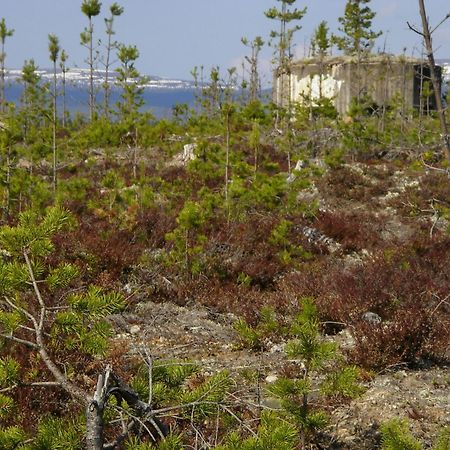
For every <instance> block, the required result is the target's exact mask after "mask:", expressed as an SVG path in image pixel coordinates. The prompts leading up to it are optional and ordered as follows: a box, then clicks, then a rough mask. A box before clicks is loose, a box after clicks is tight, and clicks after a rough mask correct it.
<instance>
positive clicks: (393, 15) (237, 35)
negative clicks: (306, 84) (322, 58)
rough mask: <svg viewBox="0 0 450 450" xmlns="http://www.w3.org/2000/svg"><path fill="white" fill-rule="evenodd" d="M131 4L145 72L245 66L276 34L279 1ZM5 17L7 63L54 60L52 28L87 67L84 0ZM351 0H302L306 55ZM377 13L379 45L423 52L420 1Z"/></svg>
mask: <svg viewBox="0 0 450 450" xmlns="http://www.w3.org/2000/svg"><path fill="white" fill-rule="evenodd" d="M117 1H118V3H119V4H121V5H123V6H124V8H125V13H124V15H123V16H121V17H119V18H118V19H117V28H116V29H117V34H116V39H117V40H118V41H120V42H124V43H127V44H135V45H137V47H138V48H139V50H140V53H141V58H140V59H139V61H138V63H137V67H138V69H139V70H140V71H141V72H142V73H145V74H154V75H159V76H164V77H173V78H184V79H189V78H190V71H191V70H192V68H193V67H194V66H201V65H203V66H204V67H205V68H206V69H209V68H210V67H211V66H214V65H218V66H219V67H220V68H221V69H223V70H225V69H226V68H229V67H232V66H237V65H239V64H240V63H239V61H241V60H242V57H243V56H244V55H245V54H246V49H245V48H244V47H243V45H242V44H241V42H240V39H241V37H242V36H247V37H248V38H249V39H252V38H254V37H255V36H258V35H259V36H261V37H263V39H264V40H266V41H267V40H268V35H269V32H270V30H271V28H272V27H274V24H273V23H272V21H270V20H268V19H266V18H265V16H264V11H265V10H267V9H268V8H269V7H271V6H274V5H279V2H278V1H276V0H122V1H120V0H117ZM2 3H3V4H2V7H1V9H0V17H4V18H5V19H6V22H7V25H8V26H9V27H10V28H14V29H15V33H14V36H13V37H12V38H9V39H8V41H7V48H6V53H7V66H8V67H11V68H12V67H14V68H17V67H21V66H22V64H23V61H24V60H25V59H30V58H34V59H35V61H36V63H37V64H38V65H39V67H42V68H44V67H49V66H50V63H49V59H48V51H47V35H48V33H54V34H56V35H57V36H58V37H59V38H60V41H61V44H62V46H63V47H64V48H65V49H66V52H67V53H68V54H69V64H70V65H72V66H78V67H84V66H85V63H84V59H85V57H86V51H85V49H83V48H82V47H81V46H80V45H79V34H80V31H82V29H83V27H84V26H85V25H86V22H87V19H86V18H85V17H84V16H83V15H82V13H81V11H80V5H81V0H14V1H5V0H4V1H3V2H2ZM102 3H103V7H102V14H101V16H98V17H97V18H96V20H95V34H96V38H102V37H104V34H103V31H104V23H103V17H105V16H106V15H107V12H108V7H109V5H110V4H111V3H112V1H110V0H103V1H102ZM345 3H346V0H306V1H302V0H298V1H297V7H298V8H302V7H304V6H307V8H308V12H307V14H306V15H305V17H304V19H303V20H302V21H301V25H302V29H301V30H300V31H299V32H297V33H296V35H295V43H296V53H297V54H298V55H299V56H303V54H304V53H305V48H306V49H307V47H308V42H309V40H310V38H311V34H312V32H313V30H314V28H315V27H316V26H317V25H318V23H319V22H320V21H321V20H326V21H327V22H328V23H329V26H330V28H331V29H332V30H336V29H337V26H338V21H337V17H339V16H340V15H342V14H343V11H344V7H345ZM426 3H427V8H428V15H429V16H430V22H431V23H432V24H437V23H438V22H439V21H440V20H441V19H442V18H443V17H445V15H446V14H447V13H449V12H450V3H449V0H427V1H426ZM370 6H371V8H372V9H373V10H374V11H376V12H377V16H376V18H375V20H374V24H373V28H374V29H375V30H382V31H383V32H384V34H383V36H382V37H381V38H380V39H379V41H378V44H377V47H378V48H383V47H384V46H385V47H386V49H387V51H390V52H392V53H401V52H402V50H403V48H404V47H406V48H407V54H409V55H411V54H414V56H420V52H421V51H422V50H421V48H422V47H421V40H420V37H419V36H418V35H416V34H414V33H412V32H411V31H409V30H408V27H407V25H406V21H409V22H411V23H413V24H420V17H419V13H418V2H417V1H416V0H372V2H371V4H370ZM434 45H435V47H436V49H437V52H436V53H437V54H436V56H437V57H438V58H450V19H449V20H447V21H446V22H445V23H444V24H443V25H442V26H441V27H440V28H439V29H438V30H437V31H436V32H435V34H434ZM270 59H271V49H270V48H268V47H267V48H265V49H264V51H263V53H262V60H263V67H264V71H265V73H266V74H267V75H266V78H269V75H268V74H269V72H270V63H269V62H270Z"/></svg>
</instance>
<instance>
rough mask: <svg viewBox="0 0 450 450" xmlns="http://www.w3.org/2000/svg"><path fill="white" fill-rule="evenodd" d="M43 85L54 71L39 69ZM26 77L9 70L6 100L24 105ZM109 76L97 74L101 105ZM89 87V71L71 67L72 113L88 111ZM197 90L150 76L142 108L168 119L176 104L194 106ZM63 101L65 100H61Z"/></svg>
mask: <svg viewBox="0 0 450 450" xmlns="http://www.w3.org/2000/svg"><path fill="white" fill-rule="evenodd" d="M37 73H38V75H39V76H40V77H41V80H42V81H43V82H52V80H53V71H52V70H50V69H39V70H38V71H37ZM21 75H22V70H21V69H9V70H8V72H7V75H6V83H7V89H6V97H7V100H8V101H12V102H16V103H18V102H20V96H21V93H22V90H23V86H22V85H21V83H20V77H21ZM57 77H58V84H59V85H61V80H62V73H61V71H58V72H57ZM115 77H116V74H115V73H114V72H112V73H111V74H110V75H109V80H110V81H109V82H110V85H111V88H112V89H111V104H112V105H113V104H114V103H116V102H117V101H118V100H119V97H120V89H119V88H118V87H117V86H116V85H115ZM104 80H105V73H104V72H102V71H95V72H94V85H95V87H96V91H97V101H98V103H99V104H101V102H102V98H103V83H104ZM88 86H89V70H88V69H79V68H71V69H70V70H69V71H68V72H66V104H67V109H68V111H70V112H71V113H75V112H81V113H87V111H88ZM195 94H196V88H195V85H194V82H193V81H186V80H177V79H169V78H162V77H157V76H150V77H149V81H148V82H147V83H146V84H145V89H144V94H143V97H144V101H145V105H144V106H143V107H142V110H144V111H151V112H152V113H153V114H154V115H155V116H156V117H158V118H161V117H168V116H170V114H171V111H172V108H173V106H174V105H176V104H179V103H187V104H188V105H191V106H192V105H193V104H194V101H195ZM60 101H62V100H61V99H60Z"/></svg>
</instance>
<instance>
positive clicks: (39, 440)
mask: <svg viewBox="0 0 450 450" xmlns="http://www.w3.org/2000/svg"><path fill="white" fill-rule="evenodd" d="M83 432H84V425H83V424H82V422H81V421H80V420H66V419H62V418H60V417H53V416H49V417H46V418H44V419H42V420H41V421H40V422H39V426H38V430H37V435H36V440H35V441H34V442H33V446H32V449H33V450H82V449H83V448H84V444H83Z"/></svg>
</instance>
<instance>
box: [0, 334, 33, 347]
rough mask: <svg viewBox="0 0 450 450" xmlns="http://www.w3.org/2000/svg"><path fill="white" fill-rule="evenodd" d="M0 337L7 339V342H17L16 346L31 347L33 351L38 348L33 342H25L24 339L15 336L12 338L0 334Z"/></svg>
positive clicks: (9, 335)
mask: <svg viewBox="0 0 450 450" xmlns="http://www.w3.org/2000/svg"><path fill="white" fill-rule="evenodd" d="M0 337H2V338H5V339H8V340H10V341H13V342H17V343H18V344H22V345H26V346H27V347H31V348H34V349H38V348H39V347H38V346H37V345H36V344H35V343H34V342H31V341H27V340H25V339H20V338H18V337H16V336H13V335H11V334H0Z"/></svg>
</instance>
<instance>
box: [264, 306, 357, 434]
mask: <svg viewBox="0 0 450 450" xmlns="http://www.w3.org/2000/svg"><path fill="white" fill-rule="evenodd" d="M290 333H291V335H292V336H293V337H294V339H292V340H290V341H289V342H288V343H287V344H286V346H285V352H286V354H287V356H288V357H289V358H290V359H291V360H292V359H293V360H297V361H298V362H299V363H302V364H303V366H304V368H303V373H302V375H301V376H299V377H281V378H279V379H278V380H276V381H275V383H273V384H271V385H270V386H268V391H269V392H270V393H271V394H272V395H273V396H275V397H276V398H278V399H279V400H280V404H281V407H282V410H281V412H280V413H281V414H284V415H285V416H286V417H287V418H288V420H290V421H291V423H294V424H296V426H297V427H298V429H299V431H300V434H301V437H302V442H306V441H307V440H308V439H310V438H311V437H312V436H313V435H314V433H315V431H317V430H318V429H321V428H323V427H324V426H326V424H327V422H328V417H327V414H326V412H325V411H322V410H320V409H318V408H317V407H315V406H313V405H311V404H310V400H309V398H310V396H311V394H312V392H313V391H314V390H316V389H317V388H318V389H319V392H321V393H322V394H323V395H326V396H327V397H331V398H334V399H340V398H353V397H356V396H357V395H358V394H359V393H361V388H360V387H359V386H358V378H359V372H358V370H357V369H356V368H355V367H346V366H341V365H340V364H339V357H338V354H337V348H336V345H335V344H333V343H331V342H327V341H325V340H324V339H323V338H322V336H321V335H320V324H319V321H318V317H317V308H316V305H315V303H314V301H313V300H312V299H311V298H303V299H302V301H301V311H300V312H299V314H298V315H297V316H296V318H295V320H294V322H293V323H292V326H291V329H290ZM320 378H322V381H319V379H320Z"/></svg>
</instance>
